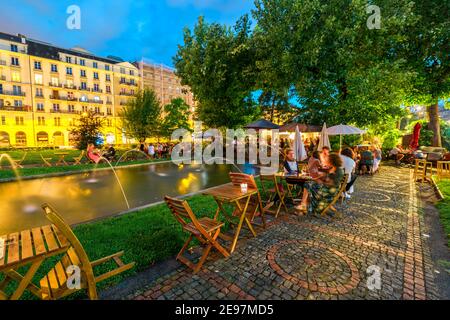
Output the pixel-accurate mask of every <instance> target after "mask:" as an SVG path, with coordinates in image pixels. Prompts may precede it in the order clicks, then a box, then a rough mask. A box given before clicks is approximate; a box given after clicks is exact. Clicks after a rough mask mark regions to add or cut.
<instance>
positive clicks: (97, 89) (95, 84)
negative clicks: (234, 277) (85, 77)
mask: <svg viewBox="0 0 450 320" xmlns="http://www.w3.org/2000/svg"><path fill="white" fill-rule="evenodd" d="M94 91H96V92H98V91H100V86H99V85H98V83H94Z"/></svg>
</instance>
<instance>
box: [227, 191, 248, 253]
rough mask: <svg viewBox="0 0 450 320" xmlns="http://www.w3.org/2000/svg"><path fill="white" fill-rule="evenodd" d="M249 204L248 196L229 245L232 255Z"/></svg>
mask: <svg viewBox="0 0 450 320" xmlns="http://www.w3.org/2000/svg"><path fill="white" fill-rule="evenodd" d="M249 202H250V196H249V197H247V202H246V203H245V206H244V210H242V211H241V216H240V218H239V224H238V226H237V229H236V233H235V234H234V238H233V243H232V244H231V248H230V252H231V253H233V252H234V249H235V248H236V244H237V241H238V238H239V234H240V233H241V228H242V224H243V223H244V220H245V218H246V217H245V213H246V212H247V207H248V203H249ZM238 208H239V205H238ZM239 210H240V209H239Z"/></svg>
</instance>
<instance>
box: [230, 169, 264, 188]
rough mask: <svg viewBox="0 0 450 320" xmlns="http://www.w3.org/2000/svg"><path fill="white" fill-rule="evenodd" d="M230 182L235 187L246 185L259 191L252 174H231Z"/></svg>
mask: <svg viewBox="0 0 450 320" xmlns="http://www.w3.org/2000/svg"><path fill="white" fill-rule="evenodd" d="M230 180H231V183H232V184H233V185H235V186H240V185H241V183H246V184H247V187H248V188H252V189H258V186H257V185H256V181H255V178H254V177H253V176H252V175H251V174H245V173H236V172H230Z"/></svg>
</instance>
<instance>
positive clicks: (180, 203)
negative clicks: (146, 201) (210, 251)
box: [164, 196, 207, 236]
mask: <svg viewBox="0 0 450 320" xmlns="http://www.w3.org/2000/svg"><path fill="white" fill-rule="evenodd" d="M164 201H165V202H166V204H167V206H168V207H169V209H170V211H171V212H172V214H173V215H174V216H175V219H177V221H178V222H179V223H180V224H181V225H182V226H185V225H186V224H188V223H190V222H192V224H193V225H194V226H195V228H196V229H197V230H198V231H200V233H201V234H202V235H204V236H207V232H206V231H205V229H203V227H202V226H201V225H200V223H199V222H198V220H197V217H196V216H195V214H194V212H193V211H192V209H191V207H190V206H189V204H188V203H187V201H186V200H180V199H175V198H172V197H169V196H165V197H164Z"/></svg>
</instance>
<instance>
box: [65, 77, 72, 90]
mask: <svg viewBox="0 0 450 320" xmlns="http://www.w3.org/2000/svg"><path fill="white" fill-rule="evenodd" d="M66 87H68V88H73V81H72V80H71V79H67V80H66Z"/></svg>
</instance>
